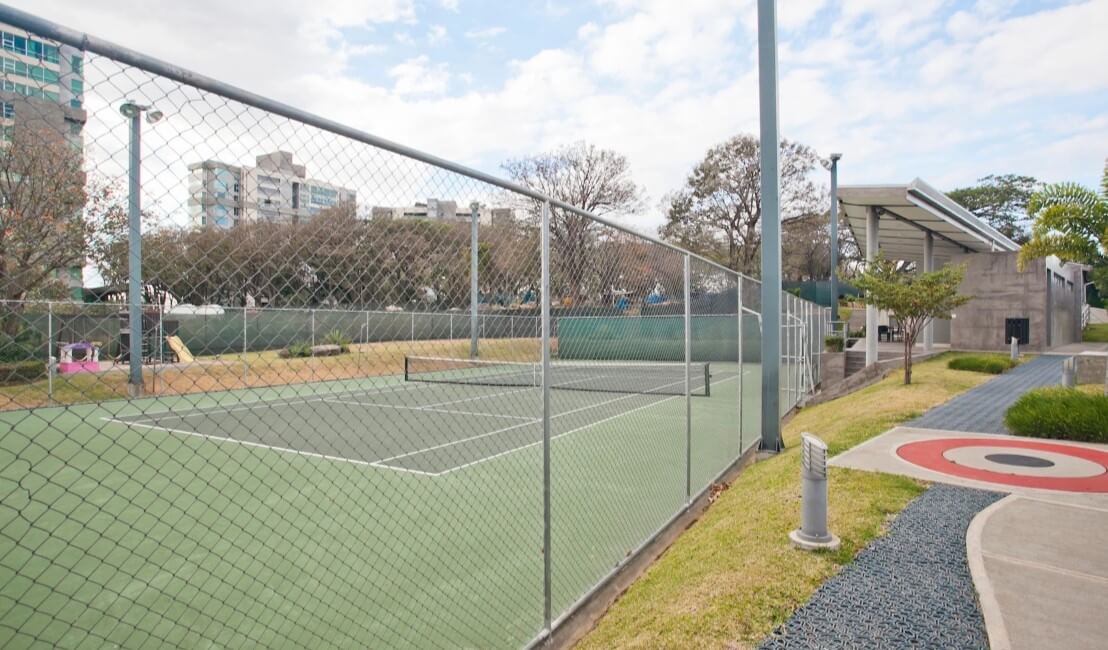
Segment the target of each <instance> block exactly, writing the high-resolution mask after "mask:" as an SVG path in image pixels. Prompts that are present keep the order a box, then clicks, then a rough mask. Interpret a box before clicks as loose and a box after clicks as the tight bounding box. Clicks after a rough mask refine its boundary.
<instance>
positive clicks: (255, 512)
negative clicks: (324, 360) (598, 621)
mask: <svg viewBox="0 0 1108 650" xmlns="http://www.w3.org/2000/svg"><path fill="white" fill-rule="evenodd" d="M759 379H760V378H759V377H758V367H757V366H751V365H747V367H746V369H745V374H744V377H743V382H749V383H748V385H747V390H746V391H744V392H745V393H746V404H745V405H744V406H745V408H744V410H743V413H742V422H743V427H742V428H743V429H744V431H743V432H742V436H743V437H742V439H741V440H740V426H739V422H740V414H739V412H738V408H737V405H738V404H739V394H740V393H739V385H740V381H739V370H738V366H737V364H726V363H718V364H717V363H712V364H711V390H710V395H707V394H702V395H697V396H694V397H692V398H691V402H690V403H691V419H692V432H693V437H692V457H691V461H692V482H693V486H692V489H693V492H694V493H695V492H697V491H699V490H700V489H701V488H703V487H704V486H706V485H707V484H708V483H709V482H710V481H711V480H712V478H713V477H715V476H716V475H717V474H718V473H719V472H720V471H722V470H723V469H725V467H726V466H727V465H728V464H729V462H730V461H731V460H732V459H734V458H735V457H736V456H737V455H738V453H739V449H740V448H745V447H747V446H749V445H750V444H753V443H754V442H756V440H757V430H758V419H757V418H758V406H757V401H758V394H757V391H755V390H751V386H757V385H758V381H759ZM631 388H633V387H629V388H628V391H625V392H604V391H589V390H561V389H557V390H552V391H551V397H552V407H553V411H552V413H553V414H552V419H551V435H552V438H553V440H554V444H552V446H551V454H552V458H551V476H552V522H551V529H552V536H553V537H552V547H551V548H552V557H551V562H552V575H553V588H554V594H553V595H554V611H555V612H556V613H557V612H561V611H564V610H565V609H566V608H567V607H569V606H570V605H571V604H572V603H573V602H574V601H576V600H577V599H578V598H579V597H581V596H582V595H583V594H584V593H585V591H586V590H587V589H588V588H589V587H591V586H592V585H593V584H595V583H596V582H597V580H599V579H600V578H601V577H603V576H604V575H605V574H606V573H608V572H609V571H610V570H611V569H612V568H613V567H615V566H616V564H617V563H618V562H620V561H621V560H622V559H623V558H624V557H625V556H626V555H627V554H628V553H629V552H630V551H632V550H633V549H634V548H635V547H636V546H637V545H638V544H639V543H641V541H642V540H643V539H645V538H646V537H648V536H649V535H650V534H652V533H653V532H654V531H656V530H657V529H658V528H659V527H661V526H662V525H663V524H664V523H665V522H666V521H667V520H668V518H669V517H670V516H671V515H672V514H673V513H674V512H675V511H677V510H679V509H680V507H681V505H682V504H683V503H684V502H685V499H686V493H685V492H686V491H685V444H686V441H685V417H686V411H685V409H686V402H685V398H684V397H683V396H680V395H672V394H650V393H642V392H634V391H633V390H630V389H631ZM682 390H683V388H682ZM704 392H708V391H704ZM541 412H542V408H541V390H540V389H538V388H536V387H534V386H513V385H509V386H486V385H458V384H454V383H424V382H411V381H409V382H405V381H403V379H402V378H400V377H396V378H387V379H381V378H375V379H373V380H349V381H341V382H327V383H315V384H304V385H298V386H284V387H278V388H272V389H264V390H263V389H256V390H241V391H226V392H223V393H209V394H204V395H195V396H181V397H175V398H170V399H164V398H163V399H158V400H153V399H151V400H138V401H133V402H107V403H103V404H100V405H88V406H71V407H68V408H65V409H61V408H57V409H54V408H47V409H36V410H33V411H18V412H8V413H3V414H0V422H2V423H3V425H4V427H5V429H8V428H10V432H9V433H7V434H5V436H4V437H3V438H2V439H0V481H2V486H3V494H4V499H3V511H2V514H3V516H2V518H0V525H2V528H0V545H4V547H5V548H4V549H3V552H0V557H5V558H9V559H11V558H18V559H19V562H17V563H12V562H10V561H9V563H8V564H6V565H5V566H2V567H0V584H3V585H4V586H3V589H2V591H0V611H4V612H5V613H4V614H3V618H2V624H0V645H4V646H5V647H9V646H10V647H22V646H34V645H41V646H42V647H48V646H70V647H76V646H101V645H107V644H120V645H124V646H127V647H155V646H161V645H164V644H166V643H175V644H179V645H184V646H189V645H194V646H199V645H207V644H212V643H215V644H217V645H222V646H230V647H241V646H249V645H260V646H270V645H281V644H284V645H287V644H289V643H294V644H299V645H303V646H306V647H319V646H323V645H326V646H332V645H338V646H347V647H457V646H458V645H459V644H463V645H468V646H472V647H513V646H519V645H522V644H525V643H527V642H528V641H529V640H530V639H531V638H533V637H534V635H535V634H536V633H537V632H538V631H539V630H540V629H541V627H542V600H543V586H542V585H543V580H542V571H543V558H542V548H543V544H542V539H543V522H542V462H541V451H542V448H541V439H542V422H541ZM630 486H634V487H633V489H632V488H631V487H630ZM105 612H110V613H111V614H112V615H111V616H104V615H103V614H104V613H105ZM367 612H372V613H373V615H372V616H368V615H366V613H367ZM505 612H516V613H517V615H516V616H512V617H506V616H505ZM55 621H57V622H64V623H65V624H64V625H51V624H52V623H53V622H55ZM52 630H64V634H65V636H64V637H62V638H54V637H52V636H51V633H52Z"/></svg>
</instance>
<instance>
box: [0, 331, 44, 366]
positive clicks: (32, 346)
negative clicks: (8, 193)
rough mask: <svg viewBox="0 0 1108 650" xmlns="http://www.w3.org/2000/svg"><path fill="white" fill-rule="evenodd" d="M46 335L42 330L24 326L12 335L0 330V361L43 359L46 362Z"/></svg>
mask: <svg viewBox="0 0 1108 650" xmlns="http://www.w3.org/2000/svg"><path fill="white" fill-rule="evenodd" d="M45 357H46V337H45V336H44V335H43V333H42V332H39V331H38V330H35V329H32V328H30V327H24V328H22V329H20V330H19V331H18V332H17V333H15V334H14V335H12V334H8V333H7V332H5V331H3V330H0V362H6V361H29V360H31V359H39V358H42V359H43V363H44V364H45V363H46V359H45Z"/></svg>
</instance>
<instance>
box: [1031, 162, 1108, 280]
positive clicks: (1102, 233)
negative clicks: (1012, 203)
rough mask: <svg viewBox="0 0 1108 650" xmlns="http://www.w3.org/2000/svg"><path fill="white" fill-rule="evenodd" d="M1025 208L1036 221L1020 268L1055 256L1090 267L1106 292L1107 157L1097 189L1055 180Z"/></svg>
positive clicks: (1107, 225)
mask: <svg viewBox="0 0 1108 650" xmlns="http://www.w3.org/2000/svg"><path fill="white" fill-rule="evenodd" d="M1027 209H1028V212H1029V213H1030V214H1031V216H1032V217H1034V219H1035V222H1034V225H1033V226H1032V227H1031V239H1030V240H1029V241H1028V242H1027V243H1026V244H1024V246H1023V248H1022V249H1021V250H1020V257H1019V263H1020V268H1021V269H1022V268H1023V266H1024V265H1025V264H1027V262H1029V261H1031V260H1033V259H1037V258H1040V257H1046V256H1047V255H1057V256H1058V257H1059V258H1061V259H1062V260H1065V261H1067V262H1080V263H1082V264H1088V265H1090V266H1092V267H1093V273H1092V276H1093V281H1094V282H1095V283H1096V288H1097V291H1099V292H1100V294H1101V295H1105V294H1106V293H1108V160H1106V161H1105V164H1104V175H1103V176H1102V177H1101V180H1100V191H1099V192H1097V191H1095V190H1091V189H1089V188H1087V187H1082V186H1081V185H1078V184H1077V183H1055V184H1052V185H1047V186H1046V187H1044V188H1043V189H1042V190H1040V191H1038V192H1036V193H1035V194H1034V196H1032V197H1031V201H1030V202H1029V203H1028V206H1027Z"/></svg>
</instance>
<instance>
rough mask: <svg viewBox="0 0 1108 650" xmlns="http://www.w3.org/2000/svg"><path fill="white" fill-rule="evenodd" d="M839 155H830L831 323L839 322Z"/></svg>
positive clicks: (840, 156) (840, 155)
mask: <svg viewBox="0 0 1108 650" xmlns="http://www.w3.org/2000/svg"><path fill="white" fill-rule="evenodd" d="M842 157H843V155H842V154H841V153H833V154H831V322H832V323H836V322H838V320H839V289H838V286H836V285H837V280H836V277H835V276H836V275H837V274H838V270H839V159H840V158H842Z"/></svg>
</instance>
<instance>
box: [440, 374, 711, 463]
mask: <svg viewBox="0 0 1108 650" xmlns="http://www.w3.org/2000/svg"><path fill="white" fill-rule="evenodd" d="M725 381H726V380H725ZM684 397H685V396H684V395H674V396H672V397H667V398H665V399H663V400H659V401H657V402H651V403H650V404H644V405H642V406H639V407H637V408H633V409H631V410H630V411H624V412H622V413H616V414H615V415H612V416H609V417H606V418H604V419H603V420H597V421H595V422H590V423H588V424H584V425H581V426H579V427H577V428H576V429H570V430H569V431H563V432H562V433H559V434H558V435H556V436H550V440H551V441H554V440H557V439H558V438H562V437H565V436H568V435H570V434H571V433H577V432H578V431H583V430H585V429H588V428H589V427H592V426H596V425H598V424H603V423H605V422H608V421H609V420H614V419H616V418H621V417H623V416H625V415H630V414H632V413H634V412H636V411H641V410H643V409H648V408H650V407H652V406H658V405H660V404H665V403H666V402H669V401H671V400H675V399H678V398H681V399H684ZM551 419H553V418H551ZM542 443H543V441H542V440H536V441H535V442H529V443H527V444H526V445H522V446H520V447H515V448H514V449H506V450H504V451H501V452H498V453H495V454H493V455H492V456H486V457H484V458H479V459H477V460H473V461H470V462H468V463H465V464H463V465H458V466H456V467H451V468H450V469H447V470H443V471H441V472H439V473H437V474H433V475H432V476H443V475H445V474H449V473H451V472H456V471H458V470H460V469H465V468H467V467H473V466H474V465H480V464H481V463H484V462H486V461H490V460H493V459H495V458H500V457H501V456H507V455H508V454H514V453H515V452H517V451H522V450H524V449H528V448H530V447H534V446H536V445H541V444H542Z"/></svg>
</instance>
